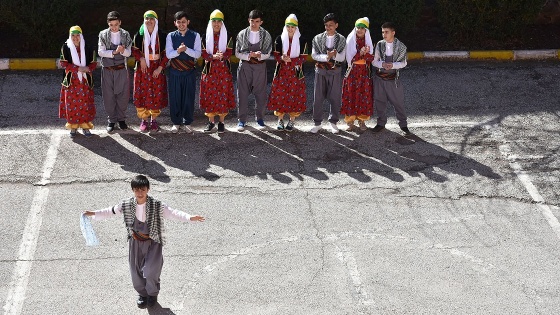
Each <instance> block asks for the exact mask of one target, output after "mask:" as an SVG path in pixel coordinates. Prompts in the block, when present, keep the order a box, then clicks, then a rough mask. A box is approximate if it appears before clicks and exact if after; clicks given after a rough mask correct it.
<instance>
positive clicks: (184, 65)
mask: <svg viewBox="0 0 560 315" xmlns="http://www.w3.org/2000/svg"><path fill="white" fill-rule="evenodd" d="M170 66H171V67H172V68H173V69H175V70H178V71H189V70H192V69H194V66H195V63H194V61H193V60H180V59H177V58H173V59H171V60H170Z"/></svg>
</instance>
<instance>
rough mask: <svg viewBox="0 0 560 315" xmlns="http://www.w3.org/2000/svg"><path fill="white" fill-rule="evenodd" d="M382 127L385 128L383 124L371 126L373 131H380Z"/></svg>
mask: <svg viewBox="0 0 560 315" xmlns="http://www.w3.org/2000/svg"><path fill="white" fill-rule="evenodd" d="M383 129H385V126H381V125H376V126H375V127H373V129H372V131H373V132H380V131H381V130H383Z"/></svg>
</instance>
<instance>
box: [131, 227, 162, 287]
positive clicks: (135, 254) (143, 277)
mask: <svg viewBox="0 0 560 315" xmlns="http://www.w3.org/2000/svg"><path fill="white" fill-rule="evenodd" d="M128 250H129V251H128V264H129V267H130V276H131V277H132V285H133V286H134V290H136V292H138V294H140V295H141V296H148V295H151V296H157V295H158V294H159V288H160V278H159V277H160V275H161V269H162V267H163V252H162V246H161V244H159V243H156V242H154V241H152V240H148V241H137V240H135V239H133V238H131V239H130V240H129V245H128Z"/></svg>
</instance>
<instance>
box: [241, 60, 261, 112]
mask: <svg viewBox="0 0 560 315" xmlns="http://www.w3.org/2000/svg"><path fill="white" fill-rule="evenodd" d="M266 84H267V82H266V63H260V64H250V63H248V62H246V61H241V63H240V64H239V68H237V103H238V107H237V119H238V120H239V121H242V122H246V121H247V112H248V108H249V94H251V93H252V94H253V95H254V96H255V102H256V108H255V116H256V119H257V120H259V119H264V111H265V109H266V102H267V96H266Z"/></svg>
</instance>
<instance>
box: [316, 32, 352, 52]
mask: <svg viewBox="0 0 560 315" xmlns="http://www.w3.org/2000/svg"><path fill="white" fill-rule="evenodd" d="M326 43H327V32H323V33H322V34H319V35H317V36H315V37H314V38H313V43H312V44H313V49H314V50H315V51H316V52H317V53H319V54H326V53H327V48H335V49H336V51H338V52H342V51H343V50H344V48H346V41H345V40H344V38H343V37H342V35H340V34H338V33H335V35H334V47H327V45H326Z"/></svg>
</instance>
